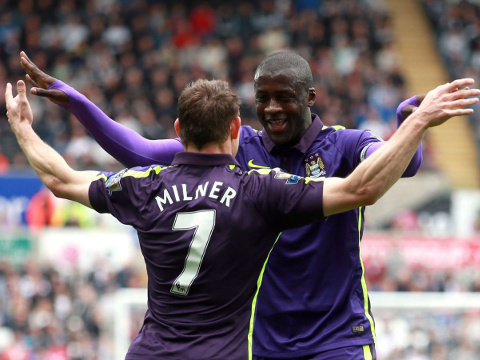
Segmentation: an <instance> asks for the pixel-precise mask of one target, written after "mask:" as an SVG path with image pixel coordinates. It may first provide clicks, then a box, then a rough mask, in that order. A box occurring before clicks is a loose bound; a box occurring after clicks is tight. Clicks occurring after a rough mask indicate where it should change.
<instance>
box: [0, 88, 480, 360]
mask: <svg viewBox="0 0 480 360" xmlns="http://www.w3.org/2000/svg"><path fill="white" fill-rule="evenodd" d="M471 84H473V79H461V80H457V81H455V82H453V83H447V84H445V85H442V86H439V87H438V88H436V89H435V90H433V91H431V92H430V93H429V94H428V95H427V97H426V98H425V100H424V101H423V102H422V104H421V106H420V107H419V108H418V110H417V111H416V112H415V113H414V114H413V115H411V116H410V117H409V118H408V120H407V121H405V123H404V124H403V125H402V127H401V128H400V129H399V130H398V131H397V132H396V133H395V135H394V136H393V137H392V139H391V140H390V141H389V143H388V145H386V146H384V148H383V149H382V150H380V151H378V152H377V153H376V154H374V155H373V156H372V157H371V158H370V159H368V160H366V161H365V162H364V163H363V164H361V165H359V166H358V167H357V169H356V170H355V171H354V172H353V173H352V174H351V175H349V176H348V177H347V178H345V179H342V178H323V177H317V178H309V177H307V178H304V177H300V176H297V175H291V174H288V173H284V172H282V171H281V170H279V169H274V170H270V169H261V170H253V171H249V172H244V171H242V170H241V169H240V165H239V164H238V163H237V161H236V160H235V158H234V157H233V156H235V155H236V153H237V151H238V147H239V136H240V135H239V134H240V124H241V120H240V117H239V109H240V99H239V97H238V96H237V95H235V94H234V93H233V92H231V91H230V89H229V87H228V84H227V83H226V82H224V81H219V80H211V81H208V80H197V81H196V82H194V83H192V84H190V85H187V87H186V88H185V89H184V91H183V92H182V94H181V95H180V98H179V102H178V116H179V117H178V119H177V121H176V122H175V129H176V131H177V134H178V135H179V136H180V138H181V140H182V143H183V145H184V146H185V152H181V153H179V154H177V155H175V158H174V160H173V163H172V165H171V166H160V165H151V166H149V167H143V168H141V167H138V168H132V169H124V170H122V171H120V172H118V173H107V172H100V173H99V172H97V171H75V170H73V169H71V168H70V167H69V166H68V164H67V163H66V162H65V160H64V159H63V158H62V157H61V156H60V155H59V154H58V153H57V152H55V150H53V149H52V148H51V147H49V146H48V145H47V144H46V143H44V142H43V141H42V140H41V139H40V138H39V137H38V136H37V134H36V133H35V132H34V130H33V128H32V123H33V114H32V110H31V108H30V105H29V103H28V100H27V96H26V85H25V83H24V82H23V81H22V80H20V81H18V82H17V90H18V95H17V96H16V97H15V98H14V97H13V94H12V86H11V84H10V83H9V84H7V88H6V92H5V100H6V104H7V117H8V121H9V123H10V125H11V128H12V130H13V132H14V133H15V135H16V137H17V141H18V143H19V145H20V147H21V148H22V150H23V152H24V153H25V155H26V156H27V159H28V161H29V162H30V164H31V166H32V167H33V169H34V170H35V171H36V173H37V174H38V176H39V177H40V179H41V180H42V181H43V182H44V184H45V185H46V186H47V187H48V188H49V189H50V190H51V191H52V192H53V193H54V194H55V195H56V196H58V197H62V198H66V199H70V200H73V201H77V202H79V203H81V204H84V205H85V206H88V207H91V208H93V209H95V210H96V211H98V212H101V213H106V212H108V213H111V214H112V215H113V216H115V217H116V218H117V219H118V220H120V221H121V222H122V223H124V224H129V225H132V226H133V227H134V228H135V229H136V230H137V232H138V237H139V241H140V246H141V250H142V254H143V256H144V258H145V263H146V268H147V273H148V279H149V280H148V310H147V313H146V315H145V320H144V324H143V326H142V328H141V330H140V332H139V334H138V336H137V337H136V338H135V340H134V341H133V343H132V344H131V346H130V348H129V351H128V353H127V357H126V358H127V359H197V360H200V359H209V360H214V359H219V360H220V359H221V360H225V359H229V360H235V359H239V360H246V359H251V357H252V355H251V342H250V341H249V339H250V335H251V331H252V324H253V314H254V310H255V300H256V295H257V291H258V286H259V285H260V284H261V280H262V275H263V272H262V270H263V268H264V265H265V263H266V259H267V257H268V254H269V252H270V251H271V249H272V247H273V246H274V244H275V242H276V240H277V239H278V237H279V234H280V232H281V231H283V230H286V229H291V228H294V227H298V226H303V225H306V224H308V223H311V222H314V221H318V220H323V219H324V217H326V216H329V215H333V214H335V213H339V212H342V211H347V210H351V209H353V208H356V207H359V206H364V205H370V204H373V203H374V202H375V201H376V200H377V199H378V198H379V197H381V196H382V195H383V194H384V193H385V192H386V191H387V190H388V189H389V188H390V187H391V186H392V185H393V184H394V183H395V181H396V180H397V179H398V178H399V177H400V175H401V174H402V173H403V172H404V170H405V168H406V166H407V165H408V162H409V161H410V159H411V157H412V156H413V154H414V153H415V150H416V148H417V146H418V144H419V143H420V142H421V140H422V138H423V136H424V134H425V132H426V130H427V128H428V127H431V126H436V125H440V124H442V123H443V122H445V121H446V120H447V119H448V118H450V117H452V116H455V115H463V114H470V113H472V112H473V110H472V109H463V107H465V106H469V105H472V104H474V103H476V102H478V98H476V97H475V98H470V99H465V97H469V96H478V95H479V94H480V90H477V89H465V90H458V89H459V88H460V87H463V86H468V85H471ZM283 241H284V240H283V239H282V238H280V239H279V241H278V243H279V244H280V243H282V242H283ZM310 241H313V239H310ZM328 241H330V242H332V243H334V242H336V241H338V239H335V238H330V239H329V240H328ZM299 320H301V319H299Z"/></svg>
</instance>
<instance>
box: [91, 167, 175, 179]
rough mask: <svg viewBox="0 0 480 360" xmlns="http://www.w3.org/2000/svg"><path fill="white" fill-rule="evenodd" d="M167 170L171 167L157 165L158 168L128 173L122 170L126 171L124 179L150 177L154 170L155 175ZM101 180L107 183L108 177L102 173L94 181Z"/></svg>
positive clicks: (129, 171) (128, 171) (123, 175)
mask: <svg viewBox="0 0 480 360" xmlns="http://www.w3.org/2000/svg"><path fill="white" fill-rule="evenodd" d="M167 168H169V166H164V167H162V166H160V165H157V166H152V167H149V168H148V169H147V170H131V169H130V170H127V171H125V170H122V171H125V173H124V174H122V178H123V177H126V176H132V177H134V178H144V177H147V176H149V175H150V173H151V172H152V170H153V171H155V173H156V174H157V175H158V174H159V173H160V171H162V170H165V169H167ZM122 171H119V172H118V173H121V172H122ZM118 173H116V174H118ZM116 174H113V175H112V176H115V175H116ZM100 179H103V180H104V181H105V182H106V181H107V180H108V178H107V175H105V174H103V173H102V174H98V175H97V176H96V177H95V178H94V179H93V180H92V181H97V180H100Z"/></svg>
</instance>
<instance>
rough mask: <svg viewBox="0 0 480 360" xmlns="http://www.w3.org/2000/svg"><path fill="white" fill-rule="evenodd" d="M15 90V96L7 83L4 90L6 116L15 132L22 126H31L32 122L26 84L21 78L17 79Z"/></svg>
mask: <svg viewBox="0 0 480 360" xmlns="http://www.w3.org/2000/svg"><path fill="white" fill-rule="evenodd" d="M17 91H18V94H17V96H15V97H13V92H12V84H10V83H8V84H7V88H6V90H5V102H6V104H7V118H8V122H9V123H10V126H11V128H12V130H13V132H14V133H15V134H16V133H17V132H18V131H20V130H21V128H22V126H25V125H26V126H29V127H31V125H32V122H33V114H32V109H31V108H30V103H29V102H28V99H27V86H26V85H25V82H24V81H23V80H18V81H17Z"/></svg>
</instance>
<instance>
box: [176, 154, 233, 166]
mask: <svg viewBox="0 0 480 360" xmlns="http://www.w3.org/2000/svg"><path fill="white" fill-rule="evenodd" d="M172 165H197V166H222V165H235V166H238V167H240V165H239V164H238V162H237V160H235V158H234V157H233V156H232V155H228V154H202V153H192V152H180V153H177V154H175V157H174V158H173V161H172Z"/></svg>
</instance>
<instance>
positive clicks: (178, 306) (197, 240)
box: [90, 157, 278, 360]
mask: <svg viewBox="0 0 480 360" xmlns="http://www.w3.org/2000/svg"><path fill="white" fill-rule="evenodd" d="M210 158H211V157H210ZM220 159H221V161H220V164H221V165H222V166H201V163H200V165H196V166H190V165H189V166H183V165H182V164H180V165H178V166H173V167H168V168H160V167H156V168H155V167H150V168H143V169H139V170H135V171H134V170H128V171H127V172H126V173H123V174H121V175H117V176H118V177H119V178H121V180H118V181H117V180H111V179H112V178H114V176H113V177H110V178H109V180H108V181H107V187H106V188H105V186H103V188H102V187H101V185H98V184H97V185H96V186H93V185H92V187H91V190H90V198H91V200H92V201H91V202H92V205H94V208H95V209H97V210H99V211H100V210H102V206H104V205H107V207H108V211H109V212H111V213H112V214H113V215H114V216H115V217H117V218H118V219H119V220H121V221H122V222H124V223H128V224H131V225H133V226H134V227H135V228H136V229H137V231H138V236H139V240H140V246H141V249H142V253H143V256H144V258H145V262H146V269H147V272H148V279H149V280H148V311H147V314H146V316H145V323H144V326H143V327H142V330H141V331H140V333H139V335H138V336H137V338H136V339H135V340H134V342H133V343H132V345H131V347H130V349H129V352H128V355H127V359H138V358H140V357H143V358H145V356H147V357H148V358H161V359H242V360H243V359H248V341H247V339H248V334H249V332H250V331H251V328H250V326H251V323H253V321H251V320H252V318H251V315H252V306H253V300H254V295H255V293H256V290H257V286H256V285H257V280H258V278H259V276H260V274H261V271H262V268H263V266H264V263H265V260H266V258H267V256H268V252H269V251H270V249H271V248H272V246H273V244H274V242H275V239H276V238H277V236H278V230H274V229H273V227H272V226H271V224H268V223H267V222H266V220H265V217H264V216H262V215H261V214H260V213H259V211H258V209H257V208H256V206H255V202H254V201H253V200H252V199H251V198H250V196H249V195H247V193H246V192H245V189H244V186H241V184H242V177H244V176H245V174H243V175H242V172H241V170H239V168H238V167H234V166H228V164H230V163H231V162H232V161H233V162H234V160H233V158H232V157H226V160H228V161H230V162H228V161H226V160H225V159H224V158H223V157H220ZM199 161H200V160H198V159H197V164H199ZM109 182H110V184H109ZM117 182H118V184H117ZM112 184H113V186H111V185H112ZM109 185H110V186H109ZM102 193H103V194H102ZM99 194H100V195H101V196H99Z"/></svg>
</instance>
